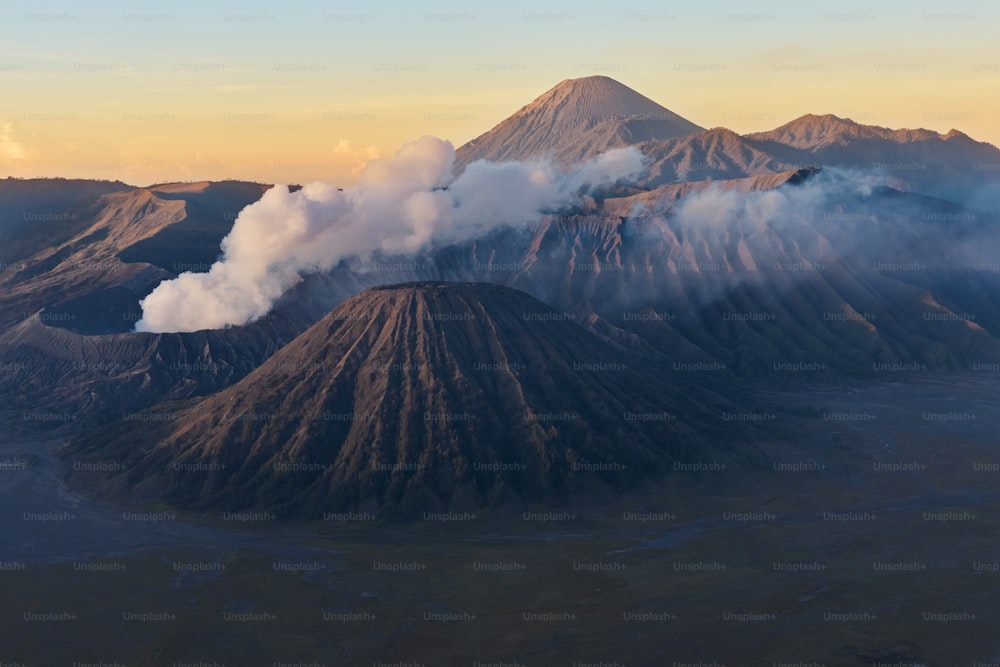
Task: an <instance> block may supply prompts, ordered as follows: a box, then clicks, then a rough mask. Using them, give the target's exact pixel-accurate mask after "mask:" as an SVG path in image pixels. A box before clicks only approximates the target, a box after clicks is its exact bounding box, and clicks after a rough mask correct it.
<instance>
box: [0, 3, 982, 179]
mask: <svg viewBox="0 0 1000 667" xmlns="http://www.w3.org/2000/svg"><path fill="white" fill-rule="evenodd" d="M998 12H1000V9H998V8H994V7H984V6H982V5H976V4H974V3H968V2H958V3H951V4H950V5H949V6H948V7H947V9H935V10H929V9H926V8H920V7H909V6H906V5H903V4H902V3H893V4H892V5H890V6H886V5H880V6H878V7H877V8H874V7H871V6H869V5H868V4H862V3H860V2H849V3H840V4H839V5H838V6H837V7H836V8H830V9H824V8H812V7H799V6H796V5H791V4H790V5H787V6H775V5H773V4H772V5H769V6H768V7H767V8H761V9H747V8H745V7H743V6H741V5H739V4H738V3H735V2H724V3H721V4H718V5H716V6H712V7H707V6H706V7H699V8H690V9H687V8H686V9H676V8H671V9H664V8H662V7H660V6H657V5H656V4H655V3H651V2H640V3H636V4H632V5H629V6H628V8H627V9H625V8H611V7H607V8H598V7H589V6H579V5H574V4H570V3H562V2H560V3H550V4H548V5H546V6H545V7H544V8H538V7H534V6H532V5H530V4H527V3H514V4H510V3H508V4H506V5H505V6H504V7H502V8H483V7H472V8H470V7H466V6H463V5H461V4H458V3H455V2H448V1H443V0H439V1H438V2H436V3H434V4H433V5H426V6H422V7H420V8H405V7H386V6H379V7H374V8H373V7H370V6H365V5H362V4H349V5H338V6H337V7H335V8H330V7H325V6H323V5H321V4H319V3H312V2H297V3H292V4H291V5H287V6H286V5H282V6H278V5H273V4H270V3H252V4H250V5H245V4H240V5H236V4H232V5H229V6H225V5H224V6H221V7H212V8H211V9H207V10H206V9H205V8H203V7H202V6H200V5H195V4H194V3H191V2H178V3H174V4H171V5H170V6H165V7H162V8H159V7H157V8H145V7H143V8H135V7H132V6H130V5H128V4H127V3H123V2H119V3H105V4H103V5H102V6H101V7H100V8H89V7H88V8H81V7H78V6H75V5H72V4H69V3H66V2H51V3H46V4H44V5H41V6H38V7H37V8H36V7H32V8H18V9H8V10H7V11H6V12H5V14H6V16H5V20H4V21H3V22H2V27H0V35H2V37H3V41H2V44H3V46H0V84H2V85H3V86H4V87H5V90H6V91H7V92H8V96H7V103H6V104H5V105H4V107H3V108H2V109H0V176H18V177H65V178H99V179H111V180H114V179H119V180H123V181H125V182H127V183H132V184H149V183H160V182H171V181H181V180H196V181H199V180H220V179H239V180H253V181H259V182H266V183H276V182H277V183H305V182H309V181H313V180H324V181H329V182H335V183H352V182H353V181H354V180H355V179H356V176H357V174H358V172H359V170H360V168H361V167H362V166H363V165H364V164H365V163H366V162H367V161H369V160H370V159H371V158H373V157H376V156H383V157H384V156H387V155H391V154H393V153H395V151H396V150H397V149H398V148H399V147H400V146H401V145H403V144H404V143H405V142H407V141H410V140H412V139H415V138H417V137H419V136H422V135H432V136H436V137H440V138H443V139H446V140H449V141H451V142H452V143H453V144H454V145H455V146H456V147H458V146H460V145H462V144H463V143H465V142H466V141H468V140H470V139H472V138H474V137H476V136H478V135H479V134H481V133H483V132H486V131H487V130H489V129H490V128H492V127H493V126H494V125H496V124H497V123H498V122H500V121H501V120H503V119H504V118H507V117H508V116H509V115H510V114H512V113H514V112H515V111H516V110H517V109H519V108H520V107H521V106H523V105H524V104H527V103H528V102H530V101H531V100H532V99H534V98H535V97H537V96H538V95H540V94H541V93H543V92H544V91H546V90H548V89H549V88H551V87H552V86H554V85H556V84H557V83H558V82H560V81H562V80H564V79H569V78H579V77H584V76H591V75H606V76H610V77H612V78H614V79H616V80H618V81H620V82H622V83H624V84H625V85H627V86H629V87H631V88H633V89H635V90H636V91H638V92H640V93H642V94H643V95H645V96H647V97H649V98H651V99H653V100H655V101H656V102H658V103H660V104H662V105H664V106H665V107H667V108H669V109H670V110H671V111H674V112H675V113H677V114H680V115H681V116H683V117H685V118H688V119H690V120H692V121H693V122H695V123H698V124H700V125H702V126H704V127H717V126H724V127H728V128H730V129H732V130H735V131H737V132H740V133H748V132H755V131H764V130H770V129H773V128H775V127H778V126H780V125H782V124H784V123H787V122H789V121H791V120H793V119H795V118H798V117H800V116H802V115H804V114H808V113H813V114H834V115H837V116H841V117H850V118H852V119H853V120H855V121H857V122H859V123H864V124H872V125H880V126H885V127H890V128H927V129H930V130H934V131H937V132H941V133H945V132H947V131H949V130H951V129H959V130H961V131H963V132H965V133H967V134H969V135H970V136H972V137H973V138H975V139H977V140H979V141H987V142H990V143H993V144H1000V124H998V122H997V121H996V119H997V118H1000V86H997V85H995V84H996V83H997V81H998V80H1000V58H998V57H997V53H996V50H995V48H994V47H993V35H992V33H991V31H990V29H989V27H990V26H991V25H993V24H994V21H995V20H996V18H997V14H998ZM706 35H708V37H707V38H706Z"/></svg>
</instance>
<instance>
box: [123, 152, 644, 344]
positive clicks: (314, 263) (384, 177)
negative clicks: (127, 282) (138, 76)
mask: <svg viewBox="0 0 1000 667" xmlns="http://www.w3.org/2000/svg"><path fill="white" fill-rule="evenodd" d="M454 159H455V150H454V147H453V146H452V145H451V143H449V142H447V141H443V140H441V139H436V138H434V137H422V138H420V139H418V140H416V141H413V142H410V143H408V144H406V145H405V146H403V147H402V148H401V149H400V150H399V152H398V153H397V154H396V155H395V157H393V158H391V159H377V160H374V161H372V162H370V163H369V164H368V165H366V167H365V168H364V169H363V170H362V172H361V174H360V176H359V181H358V184H357V186H355V187H351V188H344V189H343V190H341V189H339V188H337V187H336V186H333V185H329V184H326V183H321V182H315V183H310V184H308V185H306V186H304V187H303V188H302V189H301V190H299V191H297V192H289V190H288V188H287V187H285V186H281V185H278V186H275V187H273V188H271V189H270V190H268V191H267V192H266V193H264V196H263V197H261V199H260V200H258V201H257V202H256V203H254V204H251V205H250V206H248V207H246V208H245V209H243V211H241V212H240V214H239V216H238V217H237V218H236V222H235V224H234V225H233V229H232V231H230V233H229V235H228V236H226V238H225V239H223V241H222V257H221V258H220V259H219V260H218V261H217V262H216V263H215V264H213V265H212V267H211V269H210V270H209V271H208V272H207V273H190V272H188V273H182V274H181V275H179V276H178V277H177V278H174V279H173V280H167V281H164V282H162V283H160V285H159V286H157V287H156V289H154V290H153V291H152V292H151V293H150V294H149V295H148V296H147V297H146V298H145V299H143V300H142V301H141V302H140V304H141V306H142V309H143V316H142V319H141V320H139V322H137V324H136V331H153V332H173V331H198V330H201V329H219V328H224V327H227V326H235V325H242V324H248V323H250V322H252V321H254V320H256V319H258V318H260V317H262V316H263V315H265V314H267V312H268V311H269V310H270V309H271V307H272V306H273V304H274V303H275V301H277V300H278V298H279V297H280V296H281V295H282V294H283V293H284V292H285V291H287V290H288V289H289V288H291V287H292V286H294V285H295V284H296V283H297V282H298V281H299V280H301V275H302V274H303V273H308V272H313V271H323V270H326V269H329V268H331V267H333V266H334V265H336V264H337V263H338V262H340V261H341V260H342V259H345V258H348V257H353V256H361V257H365V256H367V255H370V254H371V253H373V252H376V251H382V252H388V253H408V252H413V251H416V250H419V249H421V248H423V247H425V246H427V245H428V244H429V243H432V242H433V243H450V242H457V241H463V240H467V239H470V238H474V237H476V236H478V235H479V234H482V233H484V232H486V231H489V230H491V229H493V228H496V227H500V226H504V225H518V224H524V223H527V222H531V221H533V220H535V219H537V216H538V213H539V212H540V211H543V210H546V209H552V208H557V207H560V206H563V205H567V204H571V203H574V202H575V201H576V200H577V198H578V197H579V196H580V193H581V192H582V191H585V190H586V189H588V188H589V187H593V186H599V185H604V184H608V183H614V182H616V181H618V180H620V179H624V178H629V177H632V176H634V175H635V174H637V173H638V172H639V171H640V170H641V169H642V166H643V162H644V159H645V158H644V157H643V155H642V153H641V152H640V151H639V150H638V149H636V148H631V147H630V148H624V149H617V150H612V151H608V152H606V153H604V154H602V155H600V156H598V157H597V158H594V159H593V160H589V161H586V162H583V163H581V164H580V165H577V166H576V167H575V168H574V169H572V170H570V171H563V170H560V169H558V168H557V167H555V166H553V165H552V164H551V163H550V162H547V161H537V162H509V163H500V164H493V163H489V162H485V161H479V162H474V163H472V164H470V165H468V167H466V169H465V171H464V172H463V173H462V175H461V176H459V177H458V178H457V179H454V180H452V169H453V165H454Z"/></svg>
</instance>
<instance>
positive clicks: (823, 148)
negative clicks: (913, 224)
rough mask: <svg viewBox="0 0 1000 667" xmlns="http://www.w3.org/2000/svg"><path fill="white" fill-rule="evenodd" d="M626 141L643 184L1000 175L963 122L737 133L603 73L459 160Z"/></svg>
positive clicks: (821, 123) (926, 181) (925, 186)
mask: <svg viewBox="0 0 1000 667" xmlns="http://www.w3.org/2000/svg"><path fill="white" fill-rule="evenodd" d="M624 146H637V147H638V148H639V149H640V150H641V151H642V152H643V153H644V154H645V155H646V156H647V157H648V159H649V163H650V166H649V169H648V171H647V174H646V175H645V176H644V177H643V178H641V179H640V180H639V182H638V184H640V185H645V186H656V185H662V184H664V183H672V182H676V181H697V180H702V179H705V178H713V179H732V178H742V177H746V176H755V175H759V174H763V173H769V172H776V171H785V170H789V169H798V168H802V167H809V166H840V167H856V168H860V169H869V170H876V171H882V172H884V173H886V174H887V175H888V176H890V177H892V178H893V180H894V185H895V186H896V187H898V188H900V189H906V190H913V191H917V192H924V193H927V194H933V195H937V196H944V197H948V196H952V197H956V196H957V197H963V198H964V197H968V196H970V195H971V194H972V193H973V191H974V188H975V186H976V185H978V184H981V183H983V182H984V181H985V182H988V183H992V184H997V183H1000V150H998V149H997V147H996V146H993V145H992V144H988V143H985V142H978V141H975V140H973V139H971V138H970V137H968V136H967V135H965V134H963V133H961V132H959V131H957V130H951V131H950V132H948V133H946V134H939V133H937V132H934V131H931V130H924V129H915V130H890V129H887V128H883V127H876V126H871V125H862V124H859V123H856V122H854V121H852V120H850V119H848V118H839V117H837V116H833V115H823V116H816V115H812V114H809V115H805V116H802V117H801V118H797V119H795V120H793V121H791V122H790V123H787V124H785V125H782V126H781V127H779V128H777V129H774V130H771V131H770V132H758V133H754V134H748V135H745V136H740V135H738V134H736V133H735V132H732V131H731V130H727V129H725V128H714V129H711V130H705V129H704V128H702V127H699V126H698V125H696V124H694V123H692V122H691V121H689V120H686V119H684V118H682V117H680V116H678V115H677V114H675V113H673V112H671V111H670V110H668V109H666V108H664V107H662V106H660V105H659V104H657V103H655V102H653V101H652V100H650V99H648V98H646V97H644V96H642V95H640V94H639V93H637V92H635V91H634V90H632V89H631V88H628V87H627V86H624V85H622V84H621V83H619V82H617V81H615V80H613V79H610V78H608V77H605V76H592V77H586V78H582V79H567V80H566V81H562V82H560V83H559V84H558V85H556V86H555V87H554V88H552V89H551V90H549V91H548V92H546V93H544V94H543V95H541V96H539V97H538V98H537V99H535V100H534V101H533V102H531V103H530V104H528V105H527V106H525V107H523V108H522V109H520V110H518V111H517V112H516V113H514V114H513V115H512V116H511V117H510V118H508V119H506V120H504V121H503V122H501V123H500V124H499V125H497V126H496V127H494V128H493V129H491V130H490V131H489V132H486V133H485V134H482V135H480V136H478V137H476V138H475V139H473V140H472V141H470V142H468V143H467V144H465V145H464V146H461V147H460V148H459V149H458V153H457V158H456V165H457V168H458V169H463V168H464V167H465V166H466V165H468V164H469V163H470V162H473V161H475V160H490V161H494V162H496V161H509V160H527V159H532V158H539V157H544V156H547V157H550V158H553V159H554V160H556V161H557V162H562V163H568V162H575V161H579V160H583V159H586V158H590V157H594V156H595V155H597V154H599V153H602V152H604V151H606V150H608V149H611V148H621V147H624ZM960 203H961V202H960Z"/></svg>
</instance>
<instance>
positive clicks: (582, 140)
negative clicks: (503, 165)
mask: <svg viewBox="0 0 1000 667" xmlns="http://www.w3.org/2000/svg"><path fill="white" fill-rule="evenodd" d="M702 129H703V128H701V127H699V126H697V125H695V124H694V123H692V122H690V121H688V120H686V119H684V118H682V117H681V116H679V115H677V114H675V113H674V112H672V111H670V110H669V109H667V108H665V107H663V106H661V105H659V104H657V103H656V102H654V101H653V100H651V99H649V98H648V97H646V96H644V95H641V94H639V93H638V92H636V91H634V90H632V89H631V88H629V87H628V86H626V85H624V84H621V83H619V82H618V81H615V80H614V79H611V78H608V77H606V76H590V77H585V78H581V79H567V80H565V81H562V82H560V83H559V84H558V85H556V86H555V87H554V88H552V89H551V90H549V91H547V92H545V93H543V94H542V95H540V96H539V97H538V98H536V99H535V100H534V101H533V102H531V103H530V104H528V105H527V106H524V107H522V108H521V109H520V110H519V111H517V112H516V113H515V114H514V115H512V116H511V117H510V118H508V119H506V120H505V121H503V122H501V123H500V124H499V125H497V126H496V127H494V128H493V129H492V130H490V131H489V132H487V133H485V134H483V135H481V136H479V137H477V138H476V139H473V140H472V141H470V142H469V143H467V144H465V145H464V146H462V147H461V148H459V150H458V155H457V157H456V166H458V167H459V168H462V167H464V166H465V165H467V164H469V163H470V162H472V161H474V160H480V159H485V160H490V161H493V162H506V161H513V160H528V159H532V158H538V157H551V158H554V159H555V160H557V161H560V162H573V161H579V160H584V159H587V158H590V157H593V156H595V155H597V154H599V153H602V152H604V151H606V150H609V149H611V148H619V147H623V146H628V145H634V144H638V143H641V142H643V141H651V140H656V139H670V138H675V137H685V136H688V135H691V134H695V133H697V132H701V131H702Z"/></svg>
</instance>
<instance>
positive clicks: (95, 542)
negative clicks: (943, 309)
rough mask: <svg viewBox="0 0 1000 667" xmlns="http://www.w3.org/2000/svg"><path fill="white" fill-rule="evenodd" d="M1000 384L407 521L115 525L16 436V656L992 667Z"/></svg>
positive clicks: (828, 406)
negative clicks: (682, 466)
mask: <svg viewBox="0 0 1000 667" xmlns="http://www.w3.org/2000/svg"><path fill="white" fill-rule="evenodd" d="M904 374H905V375H914V374H907V373H901V375H904ZM994 376H995V373H989V372H984V373H978V374H969V375H963V376H927V377H907V378H900V379H901V382H899V383H891V382H890V383H881V384H866V385H863V386H858V387H856V388H855V387H835V388H834V387H826V388H819V389H813V390H811V391H809V392H803V391H800V390H797V391H794V392H793V391H788V392H763V393H761V392H758V393H756V394H755V396H754V399H755V401H754V402H755V404H756V405H758V406H760V407H759V410H760V411H761V412H762V414H771V415H773V417H774V419H773V421H774V422H775V425H776V426H777V427H778V428H777V432H779V433H783V434H785V435H783V436H781V437H780V438H779V439H780V441H776V442H773V443H770V447H771V450H770V451H773V452H779V454H777V455H776V456H775V459H774V464H773V466H772V470H770V471H767V472H762V473H756V474H754V475H747V474H744V473H737V472H735V471H733V470H732V469H723V470H713V468H716V467H718V466H715V465H713V462H712V461H705V462H703V463H704V465H703V466H701V467H702V468H703V469H702V470H701V471H700V472H692V471H689V470H678V471H675V474H673V475H672V476H671V477H670V478H669V481H668V483H665V484H664V485H663V486H661V487H659V488H654V489H648V490H647V491H646V492H644V493H642V494H633V495H630V496H627V497H624V498H619V499H617V500H611V499H609V500H605V499H601V498H594V499H592V501H591V502H590V503H589V504H588V503H584V504H583V505H577V506H573V507H568V508H563V509H560V508H555V509H552V508H548V509H539V510H538V511H537V512H534V511H529V512H524V513H521V514H519V515H516V516H510V515H508V516H495V515H487V514H483V513H477V514H456V513H447V514H442V515H430V514H429V515H427V516H425V517H423V518H424V520H422V521H420V520H418V521H415V522H410V523H405V524H383V523H380V522H377V521H374V520H371V518H370V517H368V516H365V515H364V514H354V515H350V514H348V515H340V514H336V515H335V514H329V515H327V516H325V517H324V519H325V520H323V521H316V522H311V523H295V524H289V523H282V522H275V521H271V520H270V519H271V517H270V516H268V515H267V514H266V513H258V514H253V515H251V514H242V513H236V514H229V513H219V514H199V515H196V516H177V515H176V514H174V513H173V512H172V511H170V510H164V511H160V509H159V508H148V507H142V508H135V507H132V508H121V507H112V506H110V505H104V504H101V503H97V502H94V501H91V500H88V499H87V498H85V497H81V495H79V494H78V493H77V492H76V491H74V490H72V489H69V488H67V487H66V486H65V484H64V483H63V482H62V481H61V479H62V478H61V476H60V469H59V464H58V463H57V460H56V458H55V452H56V450H57V448H58V446H59V445H60V441H56V440H51V439H49V440H39V439H34V440H27V439H20V440H18V441H16V442H10V441H6V442H5V443H4V444H3V446H2V450H0V507H2V509H0V590H2V591H3V593H2V595H0V664H2V665H5V666H6V665H40V666H44V667H48V666H59V665H66V666H67V667H70V666H74V665H89V664H101V665H114V664H117V665H168V666H174V665H191V664H194V665H199V664H201V665H206V664H207V665H211V664H218V665H223V664H225V665H231V666H235V665H241V666H242V665H248V666H249V665H267V666H271V665H278V664H293V665H297V664H303V665H313V664H325V665H329V666H331V667H332V666H334V665H337V666H339V665H379V664H392V665H427V666H431V665H475V664H477V663H479V664H483V665H503V666H504V667H509V666H514V665H524V666H534V665H539V666H549V665H566V666H567V667H572V666H574V665H591V664H600V665H616V666H625V665H628V666H640V665H682V664H695V665H729V666H733V665H768V666H773V665H827V666H829V667H833V666H834V665H908V666H915V665H926V666H928V667H929V666H932V665H934V666H942V667H945V666H953V665H973V664H974V665H989V664H996V663H998V662H1000V638H998V635H997V633H996V628H997V627H998V624H1000V602H998V601H997V591H998V588H1000V553H998V552H997V551H996V548H995V545H996V544H997V537H998V534H1000V514H998V509H1000V484H998V476H1000V452H998V451H997V437H996V434H997V432H998V428H1000V399H998V398H997V396H998V392H997V390H998V389H1000V379H998V378H996V377H994ZM780 452H787V455H786V456H782V455H781V454H780Z"/></svg>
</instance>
